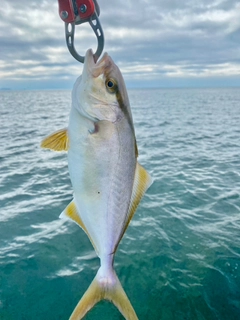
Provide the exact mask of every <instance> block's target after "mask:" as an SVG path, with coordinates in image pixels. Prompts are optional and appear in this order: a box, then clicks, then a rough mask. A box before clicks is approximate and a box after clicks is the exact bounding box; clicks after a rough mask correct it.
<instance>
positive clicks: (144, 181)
mask: <svg viewBox="0 0 240 320" xmlns="http://www.w3.org/2000/svg"><path fill="white" fill-rule="evenodd" d="M152 182H153V181H152V178H151V176H150V175H149V173H148V172H147V171H146V170H145V169H144V168H143V167H142V166H141V165H140V164H139V163H138V162H137V165H136V170H135V176H134V183H133V191H132V196H131V202H130V206H129V210H128V215H127V220H126V222H125V226H124V229H123V233H122V236H123V235H124V233H125V231H126V229H127V227H128V225H129V223H130V221H131V219H132V217H133V215H134V213H135V211H136V210H137V207H138V205H139V202H140V201H141V199H142V197H143V196H144V194H145V192H146V191H147V189H148V188H149V187H150V186H151V184H152ZM122 236H121V238H122ZM121 238H120V240H121Z"/></svg>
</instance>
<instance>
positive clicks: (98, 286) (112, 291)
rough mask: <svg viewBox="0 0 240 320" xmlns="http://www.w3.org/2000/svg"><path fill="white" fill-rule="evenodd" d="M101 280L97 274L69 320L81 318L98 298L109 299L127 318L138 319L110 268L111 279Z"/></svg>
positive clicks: (130, 319)
mask: <svg viewBox="0 0 240 320" xmlns="http://www.w3.org/2000/svg"><path fill="white" fill-rule="evenodd" d="M105 280H106V281H101V279H100V278H99V276H98V274H97V275H96V277H95V278H94V280H93V281H92V283H91V284H90V286H89V288H88V289H87V291H86V292H85V294H84V295H83V297H82V299H81V300H80V301H79V303H78V304H77V306H76V308H75V309H74V311H73V313H72V315H71V317H70V319H69V320H79V319H82V318H83V317H84V316H85V315H86V313H87V312H88V311H89V310H90V309H92V308H93V307H94V305H95V304H96V303H98V302H99V301H100V300H109V301H111V302H112V303H113V304H114V305H115V306H116V307H117V308H118V310H119V311H120V312H121V314H122V315H123V316H124V317H125V319H127V320H138V317H137V315H136V313H135V311H134V309H133V307H132V305H131V302H130V301H129V299H128V297H127V295H126V293H125V291H124V290H123V288H122V286H121V283H120V281H119V280H118V277H117V275H116V273H115V271H113V270H112V274H111V280H110V281H107V279H105Z"/></svg>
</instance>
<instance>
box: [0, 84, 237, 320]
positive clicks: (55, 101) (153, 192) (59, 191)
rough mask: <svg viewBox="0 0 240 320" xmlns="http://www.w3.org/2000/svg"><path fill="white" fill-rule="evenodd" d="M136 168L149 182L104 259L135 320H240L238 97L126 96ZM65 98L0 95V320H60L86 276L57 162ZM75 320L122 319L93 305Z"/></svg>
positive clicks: (85, 246)
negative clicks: (66, 217)
mask: <svg viewBox="0 0 240 320" xmlns="http://www.w3.org/2000/svg"><path fill="white" fill-rule="evenodd" d="M129 96H130V101H131V106H132V113H133V118H134V124H135V131H136V137H137V142H138V148H139V162H140V163H141V164H142V165H143V166H144V167H145V168H146V169H147V170H148V171H149V173H150V174H151V175H152V177H153V179H154V183H153V185H152V186H151V187H150V189H149V190H148V192H147V193H146V195H145V196H144V198H143V200H142V202H141V204H140V206H139V208H138V210H137V212H136V214H135V216H134V218H133V220H132V222H131V224H130V226H129V228H128V230H127V232H126V234H125V236H124V237H123V239H122V241H121V243H120V246H119V248H118V250H117V253H116V257H115V269H116V272H117V274H118V276H119V279H120V281H121V283H122V285H123V287H124V289H125V291H126V293H127V295H128V297H129V299H130V301H131V303H132V305H133V307H134V309H135V311H136V313H137V315H138V317H139V319H140V320H141V319H144V320H238V319H240V90H239V88H228V89H148V90H143V89H141V90H140V89H139V90H129ZM70 105H71V93H70V91H61V90H59V91H6V92H4V91H2V92H0V124H1V126H0V319H1V320H32V319H39V320H59V319H63V320H64V319H68V318H69V316H70V314H71V312H72V311H73V309H74V308H75V306H76V304H77V303H78V301H79V299H80V298H81V297H82V295H83V293H84V292H85V290H86V289H87V288H88V286H89V284H90V283H91V281H92V279H93V278H94V276H95V274H96V272H97V270H98V267H99V259H98V258H97V256H96V254H95V252H94V250H93V248H92V245H91V243H90V242H89V240H88V238H87V236H86V235H85V233H84V232H83V231H82V230H81V229H80V228H79V227H78V226H77V225H75V224H74V223H71V222H64V221H62V220H60V219H59V218H58V217H59V214H60V213H61V212H62V210H64V208H65V207H66V206H67V204H68V203H69V202H70V201H71V199H72V188H71V183H70V180H69V175H68V167H67V157H66V154H65V153H62V152H61V153H54V152H52V151H49V150H42V149H41V148H40V142H41V140H42V138H43V137H45V136H46V135H48V134H50V133H52V132H53V131H55V130H58V129H61V128H63V127H66V126H67V123H68V115H69V111H70ZM85 319H89V320H91V319H92V320H94V319H96V320H108V319H109V320H110V319H123V317H122V316H121V314H120V313H119V312H118V310H117V309H116V308H115V307H114V306H113V305H112V304H111V303H109V302H101V303H99V304H98V305H96V307H95V308H94V309H92V310H91V311H90V312H89V313H88V314H87V316H86V317H85Z"/></svg>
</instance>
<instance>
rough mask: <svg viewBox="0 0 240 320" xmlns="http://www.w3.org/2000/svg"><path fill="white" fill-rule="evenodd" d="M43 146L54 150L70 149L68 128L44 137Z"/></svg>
mask: <svg viewBox="0 0 240 320" xmlns="http://www.w3.org/2000/svg"><path fill="white" fill-rule="evenodd" d="M41 147H42V148H46V149H51V150H54V151H67V150H68V132H67V129H61V130H58V131H56V132H54V133H52V134H51V135H49V136H47V137H46V138H45V139H43V141H42V143H41Z"/></svg>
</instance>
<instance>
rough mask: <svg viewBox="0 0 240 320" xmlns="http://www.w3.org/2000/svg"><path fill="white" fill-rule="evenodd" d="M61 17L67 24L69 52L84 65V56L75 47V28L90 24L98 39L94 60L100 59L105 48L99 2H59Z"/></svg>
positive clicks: (74, 0)
mask: <svg viewBox="0 0 240 320" xmlns="http://www.w3.org/2000/svg"><path fill="white" fill-rule="evenodd" d="M58 4H59V15H60V17H61V19H62V20H63V21H64V22H65V36H66V43H67V47H68V50H69V51H70V53H71V55H72V56H73V57H74V58H75V59H76V60H78V61H79V62H82V63H84V58H85V57H84V56H82V55H80V54H79V53H78V52H77V51H76V49H75V46H74V34H75V26H76V25H80V24H82V23H85V22H88V23H89V24H90V26H91V28H92V29H93V31H94V33H95V35H96V37H97V42H98V46H97V50H96V52H95V53H94V59H95V61H97V59H98V58H99V57H100V55H101V53H102V51H103V47H104V34H103V30H102V26H101V24H100V21H99V18H98V17H99V14H100V8H99V5H98V3H97V0H58Z"/></svg>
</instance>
